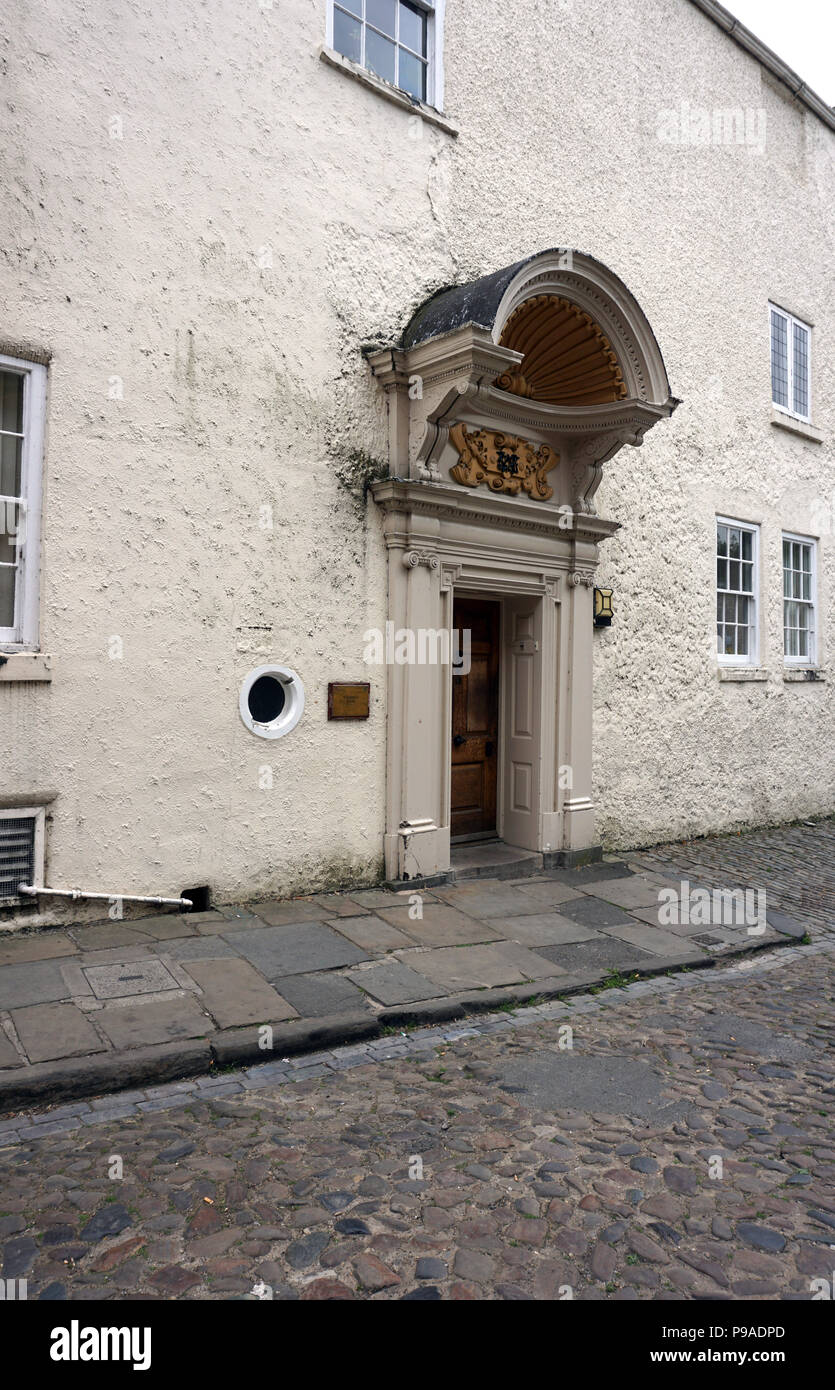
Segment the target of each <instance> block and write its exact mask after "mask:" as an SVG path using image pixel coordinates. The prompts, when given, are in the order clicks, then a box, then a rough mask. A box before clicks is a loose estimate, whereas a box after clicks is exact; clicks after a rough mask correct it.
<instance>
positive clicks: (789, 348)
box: [770, 304, 812, 420]
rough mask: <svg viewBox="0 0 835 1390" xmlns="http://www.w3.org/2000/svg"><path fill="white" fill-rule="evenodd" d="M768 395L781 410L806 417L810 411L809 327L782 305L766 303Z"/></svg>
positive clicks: (802, 417) (801, 417) (807, 417)
mask: <svg viewBox="0 0 835 1390" xmlns="http://www.w3.org/2000/svg"><path fill="white" fill-rule="evenodd" d="M770 315H771V399H772V401H773V402H774V404H775V405H776V406H779V408H780V409H781V410H785V411H787V412H788V414H789V415H796V416H797V417H798V418H799V419H801V420H808V419H809V418H810V415H811V404H810V402H811V394H810V393H811V357H810V347H811V336H812V330H811V329H810V327H809V325H808V324H806V323H801V321H800V319H796V318H793V317H792V315H791V314H787V313H786V312H785V310H784V309H778V308H777V307H776V306H775V305H774V304H772V305H770Z"/></svg>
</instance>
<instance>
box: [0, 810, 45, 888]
mask: <svg viewBox="0 0 835 1390" xmlns="http://www.w3.org/2000/svg"><path fill="white" fill-rule="evenodd" d="M45 820H46V811H45V809H44V807H43V806H14V807H11V808H10V809H6V810H0V907H9V906H17V905H19V904H20V903H21V902H28V901H29V898H28V897H27V896H26V895H24V894H22V893H21V892H20V885H21V884H22V883H25V884H27V885H31V886H39V885H42V884H43V872H44V824H45Z"/></svg>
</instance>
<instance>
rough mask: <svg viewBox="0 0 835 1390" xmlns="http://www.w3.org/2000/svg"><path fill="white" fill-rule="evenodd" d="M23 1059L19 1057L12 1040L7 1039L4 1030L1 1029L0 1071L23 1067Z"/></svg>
mask: <svg viewBox="0 0 835 1390" xmlns="http://www.w3.org/2000/svg"><path fill="white" fill-rule="evenodd" d="M22 1066H23V1059H22V1058H21V1057H20V1056H19V1055H18V1051H17V1048H16V1047H15V1046H14V1044H13V1043H12V1041H11V1039H10V1038H7V1037H6V1034H5V1033H4V1032H3V1029H2V1028H0V1071H3V1070H5V1069H6V1068H8V1067H22Z"/></svg>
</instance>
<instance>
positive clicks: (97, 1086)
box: [0, 936, 820, 1147]
mask: <svg viewBox="0 0 835 1390" xmlns="http://www.w3.org/2000/svg"><path fill="white" fill-rule="evenodd" d="M780 947H783V948H786V947H790V948H792V949H793V950H795V951H797V950H804V949H810V950H815V949H816V947H815V946H814V945H812V946H809V947H805V946H798V943H797V941H796V940H795V939H794V938H793V937H791V936H787V937H778V938H776V939H775V937H773V936H770V937H769V938H767V939H764V940H762V941H757V940H751V941H750V942H747V943H745V944H744V945H738V946H729V947H728V948H727V949H726V950H724V951H722V952H721V955H718V956H700V957H699V958H698V959H694V956H693V953H692V952H688V951H682V952H681V954H680V955H677V956H671V957H667V958H664V957H657V958H656V959H654V960H652V961H651V962H647V963H644V964H640V965H639V964H636V965H634V966H630V967H628V969H627V970H626V975H627V976H628V983H629V984H631V983H633V982H637V981H639V980H648V979H651V978H653V977H656V976H660V975H676V974H680V973H683V972H687V973H693V972H696V971H698V972H701V971H704V970H712V969H713V968H715V967H716V966H722V965H723V964H724V962H725V961H726V960H734V959H735V960H737V961H738V960H739V959H740V958H742V957H751V956H753V955H754V954H756V953H757V952H761V951H773V950H775V949H776V948H780ZM817 949H820V948H819V947H818V948H817ZM618 975H619V972H618V971H616V970H611V969H605V968H601V969H598V970H590V971H587V972H583V973H577V974H566V975H562V976H559V977H553V976H552V977H550V978H549V979H544V980H534V981H525V982H524V983H522V984H515V985H507V986H503V987H501V988H488V989H480V990H468V991H465V992H462V993H459V994H453V995H445V996H443V997H442V998H435V999H427V1000H424V1001H420V1002H418V1003H413V1004H404V1005H394V1006H391V1007H385V1008H382V1009H381V1010H380V1011H379V1012H377V1013H376V1014H372V1015H369V1014H367V1013H361V1012H352V1013H345V1014H339V1015H334V1016H332V1017H330V1018H324V1019H322V1018H319V1019H300V1020H298V1021H297V1022H292V1023H284V1024H281V1025H280V1026H277V1027H273V1046H272V1049H271V1052H270V1056H269V1057H268V1058H267V1057H265V1052H264V1049H263V1048H262V1047H261V1046H260V1031H259V1026H258V1025H257V1024H253V1025H250V1026H248V1027H244V1028H226V1029H221V1030H219V1031H217V1032H214V1033H212V1034H209V1035H207V1036H206V1037H205V1038H190V1039H183V1040H182V1041H181V1042H171V1043H163V1044H159V1045H157V1046H154V1047H145V1048H136V1049H131V1050H126V1051H120V1052H116V1053H108V1054H104V1055H102V1054H92V1055H90V1056H87V1057H73V1058H67V1059H62V1060H59V1061H54V1062H41V1063H35V1064H32V1065H29V1066H27V1067H22V1068H19V1069H15V1071H14V1072H11V1073H9V1074H6V1075H2V1076H0V1114H3V1115H10V1116H12V1118H10V1119H6V1120H3V1121H0V1147H2V1146H3V1145H5V1144H8V1143H10V1142H11V1143H16V1142H18V1140H17V1138H15V1137H13V1136H15V1134H16V1130H17V1127H18V1126H17V1123H16V1119H18V1118H19V1119H20V1120H21V1123H25V1125H26V1127H27V1132H28V1125H29V1121H28V1120H27V1119H26V1116H25V1110H24V1107H30V1106H32V1105H34V1104H40V1105H44V1104H58V1103H61V1104H62V1105H66V1103H67V1102H73V1101H79V1100H83V1099H84V1098H86V1097H91V1096H94V1097H105V1096H107V1095H109V1094H110V1093H112V1092H116V1091H118V1092H125V1091H126V1090H127V1091H129V1092H130V1089H131V1088H133V1089H134V1090H135V1089H136V1088H143V1087H148V1086H159V1085H161V1084H163V1083H166V1082H177V1081H180V1080H184V1079H186V1078H189V1077H204V1078H209V1087H210V1088H211V1085H212V1080H211V1079H212V1078H214V1079H216V1081H217V1087H218V1091H219V1092H220V1091H222V1090H224V1089H225V1088H226V1083H227V1082H228V1080H229V1078H228V1077H226V1076H224V1069H226V1068H237V1067H244V1066H257V1065H258V1064H259V1063H260V1064H262V1065H265V1066H267V1067H271V1068H272V1067H274V1066H276V1064H277V1063H276V1059H280V1060H282V1061H283V1060H284V1059H286V1058H290V1057H297V1056H300V1055H304V1054H307V1053H315V1052H318V1051H321V1050H322V1049H332V1048H335V1047H340V1046H343V1045H347V1044H352V1043H367V1042H369V1041H372V1040H374V1039H381V1038H385V1037H386V1035H387V1034H388V1033H390V1032H391V1031H392V1030H402V1031H405V1030H407V1029H410V1028H419V1027H421V1026H425V1025H435V1024H440V1023H446V1022H456V1021H460V1020H463V1019H467V1018H475V1017H476V1016H477V1015H479V1014H483V1013H490V1012H495V1011H496V1010H501V1009H508V1008H509V1009H516V1008H521V1007H523V1006H525V1005H530V1004H531V1001H536V1002H537V1003H538V1002H542V1003H546V1002H549V1001H555V1000H560V999H568V998H571V996H573V995H579V994H582V995H588V993H589V992H590V991H594V990H595V987H597V986H601V985H605V983H606V981H607V980H612V979H613V978H615V977H617V976H618ZM624 978H626V977H624ZM616 991H617V992H618V993H620V992H621V987H620V986H610V987H609V988H607V990H606V993H609V992H611V993H613V994H614V993H615V992H616ZM209 1093H210V1090H203V1089H202V1088H201V1091H200V1095H201V1096H204V1097H208V1095H209ZM134 1098H135V1097H133V1098H132V1097H131V1096H130V1095H122V1096H121V1097H119V1098H115V1099H114V1100H113V1101H112V1103H111V1104H110V1106H109V1108H108V1114H109V1115H113V1114H116V1113H117V1112H118V1111H119V1110H120V1108H121V1106H122V1105H128V1107H129V1108H130V1105H131V1104H132V1099H134ZM197 1098H199V1097H197ZM154 1099H155V1098H154V1097H150V1098H149V1099H148V1102H147V1104H146V1108H154V1105H153V1102H154ZM21 1111H24V1114H23V1115H22V1116H20V1114H19V1112H21ZM54 1119H55V1123H56V1124H57V1125H58V1127H59V1128H67V1127H69V1128H74V1127H75V1125H72V1124H69V1123H68V1118H67V1119H66V1120H65V1117H64V1116H57V1115H56V1116H54ZM37 1128H38V1129H40V1130H41V1132H42V1133H44V1134H45V1133H48V1132H50V1131H49V1130H48V1128H47V1125H46V1124H44V1126H40V1125H39V1126H37ZM51 1132H55V1131H54V1129H53V1130H52V1131H51Z"/></svg>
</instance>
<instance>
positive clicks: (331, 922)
mask: <svg viewBox="0 0 835 1390" xmlns="http://www.w3.org/2000/svg"><path fill="white" fill-rule="evenodd" d="M764 833H771V832H764ZM805 834H806V837H807V839H809V840H812V841H813V840H814V837H815V835H818V836H824V837H825V836H829V837H830V841H829V843H831V822H827V823H823V828H819V829H817V830H815V829H814V828H810V829H807V830H806V832H805ZM746 838H747V841H748V842H749V843H752V841H753V840H754V837H750V836H749V837H746ZM702 843H703V844H705V845H708V846H711V845H714V846H715V845H717V844H720V843H721V844H723V845H725V846H726V849H729V850H730V851H731V859H730V862H731V867H732V869H733V870H734V875H735V879H736V881H735V882H728V881H725V882H723V883H721V885H720V886H722V887H725V888H733V887H735V886H738V885H739V883H741V882H744V881H745V875H744V873H743V870H744V869H745V867H746V865H745V864H743V863H740V862H738V861H739V854H738V853H736V857H734V854H735V852H736V851H737V848H738V840H737V837H723V839H722V841H721V842H718V841H706V842H698V843H697V846H696V848H695V850H694V851H692V854H694V855H695V858H691V859H687V857H686V852H685V850H683V849H682V848H681V847H667V849H666V857H665V849H664V847H660V848H658V849H656V850H654V851H648V852H647V853H646V854H645V855H643V856H629V857H628V859H626V860H621V859H617V858H615V857H612V856H609V857H607V858H606V859H605V860H604V861H603V862H601V863H597V864H592V865H588V866H586V867H585V868H581V869H574V870H551V871H545V872H543V871H540V872H537V873H533V874H530V875H528V876H527V877H523V878H520V879H516V880H513V881H508V880H488V879H485V878H478V879H475V880H473V881H468V882H463V883H460V884H454V885H452V886H449V887H438V888H434V889H433V890H432V891H425V890H424V891H421V892H420V893H419V894H418V895H417V896H415V894H414V893H410V892H409V891H403V892H400V893H395V892H389V891H386V890H384V889H370V890H364V891H363V890H359V891H356V892H347V893H341V894H336V893H331V894H314V895H311V896H309V897H305V898H299V899H294V900H291V901H284V902H267V903H255V904H251V905H247V906H242V907H221V908H218V909H217V910H214V911H210V912H197V913H194V914H191V915H189V916H185V915H182V914H177V913H175V914H170V915H161V916H153V917H144V918H136V919H132V920H130V921H123V922H112V921H106V922H101V923H94V924H87V925H79V926H76V927H72V926H71V927H68V928H65V929H61V930H57V929H54V928H53V929H46V930H43V931H40V932H37V933H32V934H15V935H14V936H8V937H6V938H5V939H0V1109H3V1110H6V1111H8V1110H9V1109H10V1108H14V1107H16V1106H20V1105H22V1104H26V1103H30V1102H34V1101H37V1100H38V1099H55V1098H59V1099H60V1098H67V1099H71V1098H74V1097H76V1096H80V1095H89V1094H93V1093H96V1092H98V1091H104V1090H107V1089H113V1088H117V1087H119V1086H127V1085H144V1084H147V1083H148V1082H149V1081H151V1082H153V1081H155V1080H160V1081H162V1080H166V1079H169V1078H171V1077H176V1076H185V1075H194V1074H197V1073H199V1072H201V1071H209V1070H210V1069H211V1068H212V1067H216V1066H219V1065H228V1064H234V1063H241V1062H244V1061H253V1060H260V1059H263V1056H264V1051H265V1043H266V1044H267V1047H266V1050H267V1052H268V1053H269V1051H270V1050H272V1051H277V1052H279V1053H280V1054H293V1053H297V1052H299V1051H303V1050H305V1049H310V1048H313V1047H317V1046H322V1045H323V1043H325V1042H329V1043H333V1042H344V1041H349V1040H351V1039H359V1038H363V1037H369V1036H373V1035H374V1034H375V1033H379V1032H380V1031H382V1030H384V1029H386V1028H392V1027H403V1026H407V1025H414V1024H417V1023H420V1022H429V1021H433V1020H435V1019H450V1018H455V1017H456V1016H457V1017H463V1016H464V1015H465V1014H467V1013H472V1012H484V1011H486V1010H488V1009H491V1008H495V1007H497V1006H501V1005H509V1004H514V1003H519V1002H522V1001H525V1000H530V999H531V998H534V997H536V998H553V997H556V996H560V995H568V994H570V993H572V992H577V991H579V990H582V989H586V988H588V987H589V986H593V985H598V984H601V983H603V982H604V981H606V980H607V979H610V978H611V977H612V976H615V975H619V976H627V975H632V974H641V975H651V974H658V973H663V972H666V971H668V970H673V969H680V968H683V967H700V966H710V965H712V964H714V963H715V962H716V961H717V960H721V959H722V958H723V957H726V956H730V955H734V954H735V953H739V952H743V951H745V952H747V951H751V950H756V949H762V948H763V947H769V946H772V945H774V944H776V943H781V942H782V943H784V944H785V943H790V942H792V941H793V940H795V941H796V940H800V939H803V938H804V936H805V933H806V931H807V929H808V927H809V925H810V923H811V921H812V919H813V918H814V920H815V925H816V927H817V929H818V930H820V931H826V930H828V929H829V928H827V926H826V920H828V919H830V918H832V917H833V916H835V914H831V913H828V912H827V911H824V912H823V914H821V911H820V909H819V907H818V906H817V904H813V907H814V912H812V913H809V912H807V910H806V908H805V906H804V903H803V902H802V901H801V902H799V903H797V904H794V903H793V904H792V905H793V907H794V910H795V912H796V914H797V915H796V916H793V915H791V913H787V912H786V911H780V910H778V909H776V908H773V907H772V908H770V909H769V912H768V928H767V930H766V931H765V932H764V934H762V935H759V934H751V932H750V931H749V930H748V929H747V928H746V926H745V925H741V924H735V923H732V924H731V925H724V924H722V923H719V924H716V925H708V926H705V925H698V926H697V925H687V924H684V925H668V924H666V923H664V924H663V925H662V924H659V893H660V892H661V891H662V890H663V889H669V888H670V886H671V885H673V886H675V885H677V884H678V881H679V878H680V874H679V872H677V869H676V864H675V862H670V861H671V859H674V856H675V854H676V852H678V856H679V860H680V861H681V862H682V863H683V864H686V865H687V866H688V868H689V869H692V868H693V867H696V868H697V869H698V867H699V863H700V861H699V858H698V844H702ZM761 857H762V856H761ZM751 862H754V861H753V860H752V861H751ZM709 867H710V868H711V869H713V870H715V865H711V866H709ZM747 867H748V869H749V870H750V863H749V864H748V866H747ZM737 870H738V871H739V872H737ZM688 877H689V881H690V887H691V891H692V890H694V889H695V888H696V887H697V886H698V884H699V882H700V878H693V877H692V876H691V875H690V874H688ZM713 877H714V878H715V872H714V873H713ZM750 877H751V875H750V872H749V874H748V878H749V879H750ZM754 877H755V879H756V877H757V876H756V875H755V876H754ZM706 878H707V880H708V881H710V878H711V874H710V873H708V874H707V875H706ZM753 886H760V885H759V883H758V882H755V883H754V885H753ZM822 919H823V920H822ZM263 1025H269V1027H270V1028H271V1029H272V1034H271V1035H269V1036H267V1035H265V1034H264V1033H263V1032H262V1031H261V1030H262V1028H263ZM270 1043H271V1047H270Z"/></svg>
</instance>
